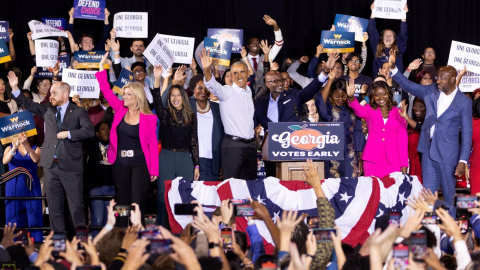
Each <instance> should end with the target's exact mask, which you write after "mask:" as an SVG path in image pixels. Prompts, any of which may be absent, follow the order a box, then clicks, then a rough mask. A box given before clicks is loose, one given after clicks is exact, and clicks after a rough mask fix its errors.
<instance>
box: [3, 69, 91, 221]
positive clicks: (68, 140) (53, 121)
mask: <svg viewBox="0 0 480 270" xmlns="http://www.w3.org/2000/svg"><path fill="white" fill-rule="evenodd" d="M8 80H9V82H10V85H11V87H12V94H13V96H14V97H15V101H16V102H17V103H18V105H19V106H23V107H24V108H25V109H26V110H28V111H30V112H32V113H33V114H35V115H38V116H40V117H43V119H44V120H45V141H44V142H43V145H42V157H41V158H40V162H39V165H40V166H42V167H43V168H44V172H45V191H46V193H47V202H48V207H49V212H50V225H51V227H52V230H55V231H65V220H64V205H63V204H64V198H65V195H66V197H67V201H68V206H69V209H70V213H71V215H72V219H73V222H74V223H75V225H85V224H86V220H85V212H84V208H83V176H82V172H83V152H82V140H84V139H87V138H90V137H93V136H94V135H95V132H94V130H93V125H92V122H90V119H89V118H88V115H87V112H86V111H85V109H84V108H81V107H79V106H77V105H76V104H74V103H73V102H69V99H68V97H69V95H70V86H69V85H68V84H67V83H64V82H56V83H54V84H53V85H52V88H51V90H50V102H49V103H44V104H37V103H34V102H33V101H31V100H30V99H28V98H27V97H25V96H24V95H20V90H19V89H18V86H17V85H18V78H17V77H16V76H15V74H14V73H13V72H10V73H9V74H8Z"/></svg>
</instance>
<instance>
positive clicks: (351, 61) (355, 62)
mask: <svg viewBox="0 0 480 270" xmlns="http://www.w3.org/2000/svg"><path fill="white" fill-rule="evenodd" d="M348 62H349V63H352V64H358V63H360V60H350V61H348Z"/></svg>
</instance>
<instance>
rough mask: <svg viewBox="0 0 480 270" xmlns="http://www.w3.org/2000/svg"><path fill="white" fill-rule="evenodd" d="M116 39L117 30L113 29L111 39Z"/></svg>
mask: <svg viewBox="0 0 480 270" xmlns="http://www.w3.org/2000/svg"><path fill="white" fill-rule="evenodd" d="M115 37H117V30H116V29H115V28H112V30H110V39H112V40H113V39H115Z"/></svg>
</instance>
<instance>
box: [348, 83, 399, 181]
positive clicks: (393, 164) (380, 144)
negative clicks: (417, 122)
mask: <svg viewBox="0 0 480 270" xmlns="http://www.w3.org/2000/svg"><path fill="white" fill-rule="evenodd" d="M347 85H348V86H347V95H348V99H349V101H348V103H349V105H350V107H351V108H352V110H353V112H354V113H355V115H357V116H358V117H361V118H363V119H365V121H366V122H367V126H368V139H367V143H366V145H365V148H364V150H363V155H362V160H363V172H364V175H365V176H377V177H384V176H386V175H388V174H390V173H392V172H399V171H401V172H403V173H407V169H408V135H407V122H406V121H405V119H403V117H402V116H401V115H400V109H398V108H396V107H395V106H394V103H393V95H392V92H391V90H390V88H389V87H388V85H387V84H386V83H385V82H382V81H378V82H375V83H374V84H373V85H372V89H371V92H370V94H369V98H370V104H366V105H365V106H362V105H360V104H359V103H358V101H357V100H356V99H355V97H354V96H353V95H354V94H355V86H354V82H353V80H350V82H349V83H348V84H347Z"/></svg>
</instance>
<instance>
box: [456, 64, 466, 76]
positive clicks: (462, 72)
mask: <svg viewBox="0 0 480 270" xmlns="http://www.w3.org/2000/svg"><path fill="white" fill-rule="evenodd" d="M466 73H467V66H464V67H463V69H462V70H460V72H459V73H458V76H462V77H463V75H465V74H466Z"/></svg>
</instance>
